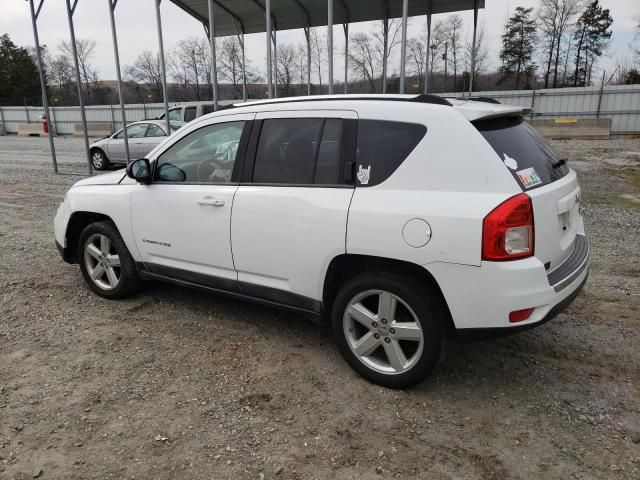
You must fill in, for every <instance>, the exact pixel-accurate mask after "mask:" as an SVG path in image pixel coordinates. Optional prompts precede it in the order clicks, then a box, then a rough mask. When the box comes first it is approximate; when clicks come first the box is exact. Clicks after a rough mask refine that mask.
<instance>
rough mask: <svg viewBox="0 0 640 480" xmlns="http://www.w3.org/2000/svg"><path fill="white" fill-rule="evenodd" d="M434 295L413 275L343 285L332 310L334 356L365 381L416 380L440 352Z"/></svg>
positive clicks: (364, 277)
mask: <svg viewBox="0 0 640 480" xmlns="http://www.w3.org/2000/svg"><path fill="white" fill-rule="evenodd" d="M445 313H446V310H445V309H444V308H443V306H442V305H441V302H440V300H439V297H438V296H437V295H435V293H434V292H432V291H431V289H430V288H429V287H428V286H426V285H424V284H423V282H420V281H418V280H417V279H414V278H413V277H403V276H399V275H395V274H390V273H365V274H361V275H358V276H357V277H354V278H353V279H351V280H350V281H348V282H347V283H346V284H345V285H344V286H343V287H342V288H341V290H340V291H339V293H338V295H337V297H336V300H335V302H334V306H333V312H332V329H333V334H334V336H335V339H336V343H337V345H338V348H339V350H340V353H341V354H342V356H343V357H344V358H345V360H346V361H347V363H349V365H350V366H351V367H352V368H353V369H354V370H355V371H356V372H358V373H359V374H360V375H362V376H363V377H364V378H366V379H367V380H369V381H371V382H373V383H377V384H379V385H382V386H385V387H389V388H405V387H409V386H411V385H415V384H416V383H418V382H420V381H422V380H423V379H424V378H425V377H427V376H428V375H429V374H430V373H431V371H432V370H433V369H434V368H435V367H436V365H437V364H438V360H439V359H440V356H441V354H442V353H443V351H444V342H445V328H444V325H445V322H444V318H445Z"/></svg>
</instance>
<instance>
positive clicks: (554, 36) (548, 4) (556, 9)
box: [538, 0, 583, 88]
mask: <svg viewBox="0 0 640 480" xmlns="http://www.w3.org/2000/svg"><path fill="white" fill-rule="evenodd" d="M582 8H583V4H582V1H581V0H541V2H540V8H539V10H538V25H539V29H540V34H541V35H540V38H541V40H542V41H543V42H544V43H545V48H546V52H545V59H546V61H545V74H544V86H545V88H547V87H548V86H549V77H550V75H551V70H552V68H553V87H554V88H555V87H556V86H557V82H558V77H559V71H558V70H559V68H558V67H559V65H560V62H561V58H562V56H561V50H562V48H563V47H562V44H563V43H565V42H566V43H570V41H571V40H570V38H571V37H568V38H567V30H568V29H569V28H570V27H571V26H572V25H573V24H574V23H575V20H576V16H577V15H578V13H580V10H581V9H582Z"/></svg>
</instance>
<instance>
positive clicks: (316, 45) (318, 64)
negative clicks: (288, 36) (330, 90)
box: [309, 28, 327, 90]
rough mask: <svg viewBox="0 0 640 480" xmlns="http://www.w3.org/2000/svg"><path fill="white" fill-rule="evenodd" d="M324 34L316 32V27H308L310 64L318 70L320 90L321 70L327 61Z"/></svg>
mask: <svg viewBox="0 0 640 480" xmlns="http://www.w3.org/2000/svg"><path fill="white" fill-rule="evenodd" d="M326 43H327V42H326V38H325V35H320V34H318V29H317V28H311V29H309V44H310V45H311V65H313V67H314V68H315V70H316V71H317V72H318V83H319V84H320V89H321V90H322V70H323V69H324V65H325V64H326V63H327V59H326V58H325V45H326Z"/></svg>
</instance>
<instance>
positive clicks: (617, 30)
mask: <svg viewBox="0 0 640 480" xmlns="http://www.w3.org/2000/svg"><path fill="white" fill-rule="evenodd" d="M320 1H322V0H320ZM409 1H422V0H409ZM600 3H601V4H602V5H604V6H605V7H606V8H609V9H610V11H611V15H612V17H613V19H614V22H613V32H614V33H613V37H612V41H611V44H610V47H609V50H608V51H607V53H606V55H604V56H603V58H602V59H601V60H600V66H601V67H603V68H605V69H606V70H608V71H611V70H612V69H613V68H614V66H615V63H616V60H617V59H618V58H620V57H624V56H628V55H629V54H630V52H629V43H630V42H631V41H632V40H633V38H634V33H635V32H634V26H635V24H636V22H635V21H634V17H638V16H640V0H601V2H600ZM36 4H37V0H36ZM538 4H539V1H538V0H486V8H485V9H483V10H480V13H479V21H480V22H484V23H485V25H486V31H487V34H488V42H489V51H490V60H489V61H490V68H492V67H495V66H497V62H498V60H497V55H498V53H499V51H500V35H501V33H502V30H503V28H502V27H503V25H504V22H505V20H506V18H507V17H508V15H509V13H510V12H513V10H514V9H515V7H517V6H524V7H531V6H532V7H537V6H538ZM153 5H154V0H120V1H119V2H118V6H117V8H116V24H117V31H118V38H119V47H120V56H121V63H122V65H123V66H124V65H126V64H130V63H132V62H133V61H134V60H135V59H136V57H137V56H138V55H139V54H140V53H141V52H142V51H143V50H152V51H156V50H157V35H156V26H155V14H154V8H153ZM161 9H162V10H161V11H162V19H163V33H164V37H165V38H164V40H165V50H168V49H170V48H172V47H173V46H174V45H175V44H176V43H177V42H178V41H179V40H180V39H182V38H186V37H189V36H202V37H203V38H204V30H203V28H202V25H201V24H200V23H198V22H197V21H196V20H194V19H193V18H192V17H190V16H189V15H188V14H186V13H185V12H183V11H182V10H181V9H179V8H178V7H176V6H175V5H173V4H172V3H171V2H170V1H168V0H165V1H163V2H162V7H161ZM461 15H462V17H463V19H464V22H465V27H470V26H471V25H472V21H473V14H472V13H471V12H462V13H461ZM445 18H446V15H434V16H433V21H434V22H437V21H441V20H444V19H445ZM74 19H75V26H76V37H77V38H92V39H94V40H95V41H96V42H97V45H96V55H95V58H94V65H95V66H96V68H97V69H98V72H99V76H100V78H101V79H115V76H116V74H115V67H114V58H113V50H112V43H111V31H110V28H109V11H108V3H107V1H106V0H79V1H78V7H77V10H76V14H75V17H74ZM38 28H39V33H40V42H41V43H42V44H44V45H47V46H48V47H49V48H50V49H54V50H55V47H57V45H58V44H59V43H60V42H61V41H62V40H68V38H69V30H68V23H67V17H66V7H65V0H45V1H44V6H43V9H42V13H41V15H40V20H39V22H38ZM371 29H372V24H371V23H370V22H365V23H357V24H352V25H351V26H350V30H351V32H355V31H360V30H362V31H370V30H371ZM425 30H426V20H425V18H424V17H413V18H412V19H410V24H409V32H408V35H409V37H412V36H417V35H422V34H423V32H424V31H425ZM324 31H326V28H325V29H324ZM3 33H8V34H9V36H10V37H11V38H12V40H13V41H14V42H15V43H16V44H18V45H21V46H33V33H32V30H31V19H30V16H29V7H28V3H27V2H26V1H25V0H0V34H3ZM278 40H279V42H280V41H282V42H295V43H298V42H299V43H302V42H304V34H303V33H302V31H301V30H289V31H282V32H278ZM246 49H247V58H248V60H249V61H251V62H252V63H253V65H255V66H256V67H258V68H259V69H261V70H262V71H264V66H265V58H266V47H265V36H264V34H252V35H247V36H246ZM334 49H335V56H334V71H335V78H336V80H337V79H342V78H343V72H344V70H343V68H342V67H343V64H344V57H343V52H344V35H343V33H342V28H341V27H340V26H336V27H335V28H334ZM397 63H398V61H397V58H396V59H395V62H394V64H392V65H390V69H389V70H390V72H397V71H398V68H399V67H398V65H397ZM539 63H540V62H539ZM323 80H324V79H323Z"/></svg>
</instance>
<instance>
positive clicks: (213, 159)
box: [155, 122, 244, 183]
mask: <svg viewBox="0 0 640 480" xmlns="http://www.w3.org/2000/svg"><path fill="white" fill-rule="evenodd" d="M243 128H244V122H227V123H218V124H216V125H209V126H207V127H203V128H200V129H198V130H196V131H194V132H191V133H190V134H189V135H187V136H186V137H183V138H181V139H180V140H178V141H177V142H176V143H175V144H174V145H172V146H171V147H170V148H169V149H168V150H167V151H166V152H164V153H163V154H162V155H161V156H160V157H159V158H158V162H157V167H156V170H155V178H156V180H157V181H165V182H198V183H220V182H230V181H231V173H232V172H233V165H234V163H235V160H236V154H237V152H238V145H239V143H240V137H241V136H242V129H243Z"/></svg>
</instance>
